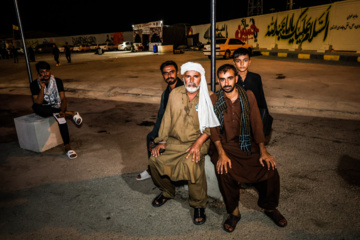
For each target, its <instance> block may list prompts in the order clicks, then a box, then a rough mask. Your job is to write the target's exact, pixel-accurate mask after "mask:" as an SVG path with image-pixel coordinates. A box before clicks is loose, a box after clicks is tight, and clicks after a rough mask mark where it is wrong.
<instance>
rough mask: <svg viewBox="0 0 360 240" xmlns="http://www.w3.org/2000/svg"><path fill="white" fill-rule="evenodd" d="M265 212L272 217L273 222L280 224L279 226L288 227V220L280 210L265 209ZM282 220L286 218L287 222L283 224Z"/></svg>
mask: <svg viewBox="0 0 360 240" xmlns="http://www.w3.org/2000/svg"><path fill="white" fill-rule="evenodd" d="M264 213H265V214H266V215H267V216H268V217H269V218H270V219H271V220H273V222H274V223H275V224H276V225H278V226H279V227H286V225H287V221H286V219H285V217H284V216H283V215H281V213H280V212H279V210H277V209H275V210H272V211H266V210H265V211H264ZM281 220H285V224H284V225H282V224H281V223H280V221H281Z"/></svg>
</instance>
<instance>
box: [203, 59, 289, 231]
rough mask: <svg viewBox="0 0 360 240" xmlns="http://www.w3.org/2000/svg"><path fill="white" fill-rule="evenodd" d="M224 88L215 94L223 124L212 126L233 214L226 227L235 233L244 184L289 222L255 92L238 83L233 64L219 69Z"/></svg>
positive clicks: (215, 158) (268, 210)
mask: <svg viewBox="0 0 360 240" xmlns="http://www.w3.org/2000/svg"><path fill="white" fill-rule="evenodd" d="M217 76H218V81H219V85H220V88H221V89H220V90H219V91H217V92H216V93H214V94H212V95H211V100H212V102H213V104H214V111H215V114H216V116H217V118H218V119H219V122H220V126H219V127H216V128H211V129H210V131H211V136H210V138H211V145H210V149H209V155H210V156H211V161H212V162H213V164H214V166H215V172H216V176H217V178H218V181H219V187H220V191H221V193H222V195H223V199H224V202H225V206H226V210H227V212H228V214H229V217H228V218H227V220H226V221H225V222H224V225H223V226H224V230H225V231H227V232H233V231H234V230H235V227H236V224H237V223H238V222H239V220H240V218H241V215H240V211H239V207H238V205H239V200H240V191H239V190H240V189H239V187H240V183H249V184H252V185H253V186H254V187H255V188H256V189H257V191H258V192H259V200H258V205H259V206H260V207H261V208H263V209H264V213H265V214H266V215H267V216H269V217H270V218H271V219H272V220H273V221H274V222H275V223H276V224H277V225H278V226H279V227H285V226H286V225H287V221H286V219H285V218H284V217H283V215H282V214H281V213H280V212H279V210H277V206H278V203H279V196H280V178H279V174H278V171H277V169H276V162H275V159H274V158H273V157H272V156H271V155H270V154H269V153H268V152H267V150H266V148H265V144H264V142H265V137H264V133H263V125H262V121H261V117H260V112H259V109H258V105H257V103H256V98H255V95H254V94H253V92H252V91H251V90H247V91H245V90H244V89H243V88H242V87H241V86H240V85H237V84H236V83H237V81H238V78H239V76H238V75H236V68H235V67H234V66H233V65H231V64H225V65H223V66H221V67H220V68H219V69H218V71H217Z"/></svg>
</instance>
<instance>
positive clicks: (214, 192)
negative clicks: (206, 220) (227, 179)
mask: <svg viewBox="0 0 360 240" xmlns="http://www.w3.org/2000/svg"><path fill="white" fill-rule="evenodd" d="M205 174H206V181H207V195H208V196H209V197H212V198H215V199H218V200H220V201H223V198H222V195H221V192H220V189H219V184H218V180H217V178H216V174H215V167H214V164H213V163H212V162H211V160H210V156H209V155H206V156H205Z"/></svg>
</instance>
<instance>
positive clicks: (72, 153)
mask: <svg viewBox="0 0 360 240" xmlns="http://www.w3.org/2000/svg"><path fill="white" fill-rule="evenodd" d="M66 155H67V156H68V158H69V159H75V158H77V154H76V152H75V151H74V150H69V151H67V153H66ZM74 155H75V156H74Z"/></svg>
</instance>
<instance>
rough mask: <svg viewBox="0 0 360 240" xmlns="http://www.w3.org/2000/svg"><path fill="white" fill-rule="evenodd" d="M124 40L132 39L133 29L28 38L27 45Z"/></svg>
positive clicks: (118, 41) (114, 42)
mask: <svg viewBox="0 0 360 240" xmlns="http://www.w3.org/2000/svg"><path fill="white" fill-rule="evenodd" d="M124 41H132V31H131V32H115V33H103V34H89V35H78V36H66V37H52V38H36V39H26V46H27V47H29V46H30V45H31V46H32V47H33V48H35V47H36V45H38V44H42V43H47V42H50V43H55V44H56V45H57V46H63V45H65V42H68V43H69V44H70V45H77V44H89V45H90V44H101V43H106V42H109V43H112V44H119V43H122V42H124Z"/></svg>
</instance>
